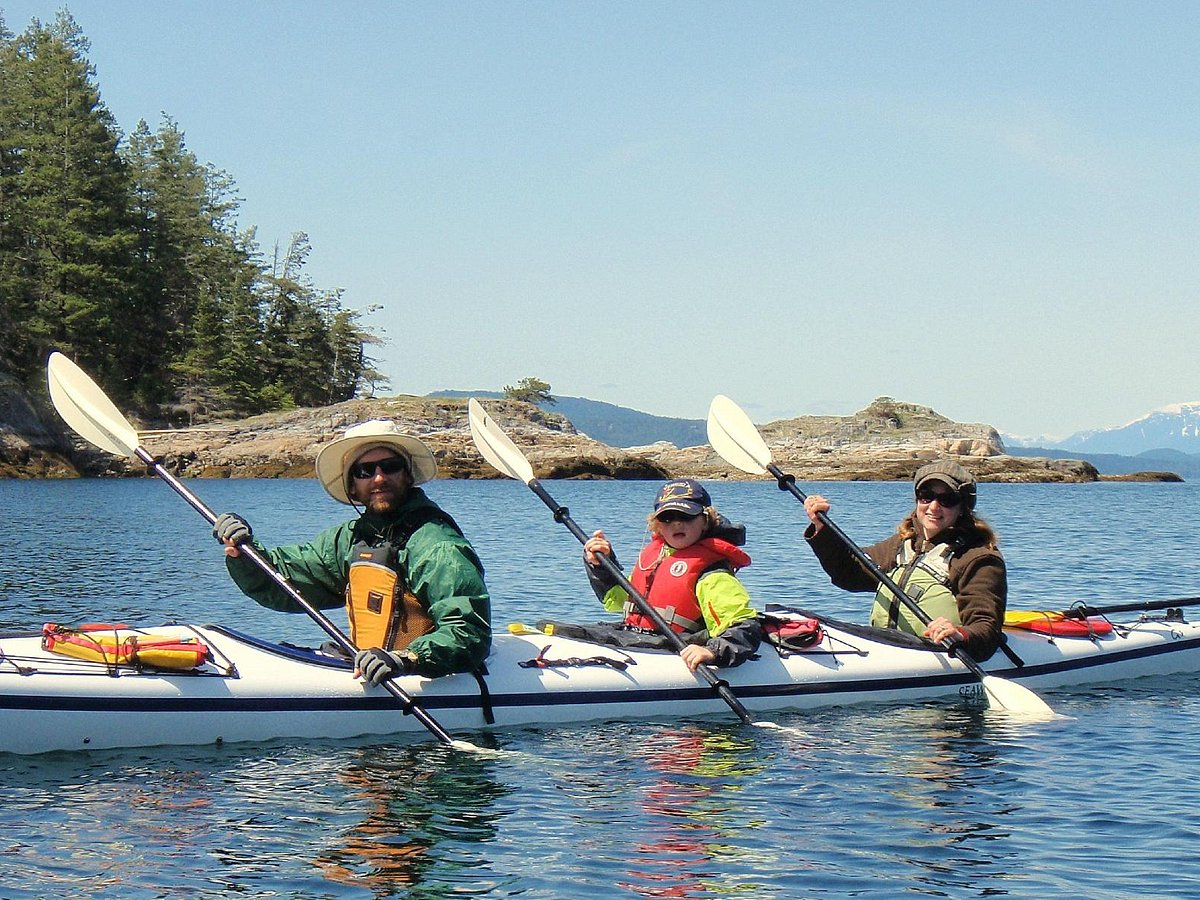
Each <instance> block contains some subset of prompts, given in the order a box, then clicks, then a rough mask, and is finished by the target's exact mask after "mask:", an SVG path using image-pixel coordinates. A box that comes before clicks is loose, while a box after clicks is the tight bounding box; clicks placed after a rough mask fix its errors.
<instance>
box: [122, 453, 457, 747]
mask: <svg viewBox="0 0 1200 900" xmlns="http://www.w3.org/2000/svg"><path fill="white" fill-rule="evenodd" d="M134 452H135V453H136V454H137V458H138V459H140V460H141V461H142V462H144V463H145V464H146V465H147V467H149V468H150V470H151V471H152V472H154V473H155V474H156V475H158V477H160V478H161V479H163V481H165V482H166V483H167V484H169V485H170V486H171V487H172V488H173V489H174V490H175V492H176V493H177V494H179V496H180V497H182V498H183V499H184V500H186V501H187V502H188V505H189V506H191V507H192V509H194V510H196V512H198V513H200V515H202V516H203V517H204V518H205V520H206V521H207V522H208V524H209V525H212V524H214V523H216V521H217V517H216V514H215V513H213V511H212V510H211V509H209V508H208V506H206V505H205V503H204V501H203V500H201V499H200V498H199V497H197V496H196V495H195V494H193V493H192V492H191V491H189V490H188V489H187V488H186V487H185V486H184V485H183V483H182V482H180V481H179V479H178V478H176V477H175V476H174V475H172V474H171V473H170V472H168V471H167V470H166V469H165V468H164V467H163V465H162V463H160V462H159V461H158V460H156V459H155V458H154V457H153V456H151V455H150V453H149V452H148V451H147V450H145V449H144V448H142V447H138V448H136V450H135V451H134ZM238 552H240V553H244V554H246V556H248V557H249V558H250V560H251V561H252V562H253V563H254V564H255V565H256V566H258V567H259V569H261V570H262V572H263V574H264V575H266V576H267V577H268V578H270V579H271V580H272V581H273V582H275V584H276V585H278V587H279V588H280V590H282V591H283V592H284V593H286V594H287V595H288V597H290V598H291V599H292V600H293V601H294V602H295V603H296V604H297V605H298V606H299V607H300V608H301V609H302V610H304V611H305V612H306V613H308V616H309V618H310V619H312V620H313V621H314V622H316V623H317V625H319V626H320V627H321V630H322V631H324V632H325V633H326V634H327V635H329V637H330V638H332V639H333V642H334V643H335V644H337V645H338V646H339V647H340V648H341V649H342V651H343V652H344V653H347V654H348V655H350V656H351V657H353V656H354V655H355V654H356V653H357V652H358V648H357V647H355V646H354V644H352V643H351V642H350V639H349V638H347V637H346V636H345V635H344V634H342V632H341V631H340V630H339V629H338V627H337V626H336V625H334V624H333V622H331V621H329V619H328V618H327V617H326V616H325V615H324V614H323V613H322V612H321V611H320V610H319V609H317V608H316V607H315V606H313V605H312V604H311V603H309V602H308V601H307V600H305V599H304V595H303V594H301V593H300V592H299V591H298V590H296V588H295V587H293V586H292V584H291V582H289V581H288V580H287V579H286V578H284V577H283V576H282V575H281V574H279V571H278V570H277V569H276V568H275V567H274V566H273V565H271V563H270V561H269V560H267V559H266V558H265V557H264V556H263V555H262V554H261V553H259V552H258V551H257V550H256V549H255V548H254V547H252V546H250V545H249V544H240V545H238ZM382 685H383V687H384V689H385V690H387V692H388V693H389V694H391V695H392V696H393V697H395V698H396V699H397V700H399V701H400V704H401V706H402V707H403V708H404V711H405V712H406V713H409V714H411V715H412V717H413V718H414V719H416V720H417V721H418V722H420V723H421V724H422V725H424V726H425V728H426V729H427V730H428V731H429V733H430V734H432V735H433V736H434V737H435V738H437V739H438V740H439V741H441V742H442V743H443V744H446V745H451V744H453V743H454V738H452V737H450V735H449V733H448V732H447V731H446V729H444V728H443V727H442V726H441V725H439V724H438V723H437V721H436V720H435V719H434V718H433V717H432V716H431V715H429V713H427V712H425V710H424V709H422V708H421V707H420V706H418V705H417V701H416V700H414V699H413V698H412V696H411V695H410V694H409V693H408V691H406V690H404V688H402V687H400V685H398V684H395V683H394V682H392V681H391V680H390V679H389V680H387V681H384V682H382Z"/></svg>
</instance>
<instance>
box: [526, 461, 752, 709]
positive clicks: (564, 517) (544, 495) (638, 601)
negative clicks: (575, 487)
mask: <svg viewBox="0 0 1200 900" xmlns="http://www.w3.org/2000/svg"><path fill="white" fill-rule="evenodd" d="M528 485H529V489H530V490H532V491H533V492H534V493H535V494H537V495H538V497H539V498H540V499H541V501H542V502H543V503H545V504H546V506H548V507H549V508H550V510H551V512H553V513H554V521H556V522H561V523H562V524H563V525H565V526H566V528H567V530H568V531H569V532H571V534H573V535H575V539H576V540H578V541H579V543H581V544H586V543H587V542H588V536H587V534H585V533H584V531H583V529H582V528H580V527H579V525H577V524H576V522H575V520H574V519H572V518H571V511H570V510H569V509H568V508H567V507H565V506H560V505H559V504H558V502H557V501H555V499H554V498H553V497H552V496H550V492H549V491H547V490H546V489H545V488H544V487H542V483H541V482H540V481H538V480H537V479H536V478H534V479H532V480H531V481H529V482H528ZM596 557H597V558H598V559H599V560H600V564H601V565H602V566H603V567H604V568H605V569H606V570H607V571H608V573H609V574H610V575H612V576H613V578H615V579H616V580H617V584H619V585H620V586H621V587H622V588H623V589H624V590H625V592H626V593H627V594H628V595H629V597H630V599H631V600H632V601H633V603H634V605H635V606H636V607H637V608H638V611H639V612H641V614H642V615H644V616H645V617H646V618H648V619H649V620H650V621H651V622H653V623H654V628H655V629H656V630H657V631H658V633H659V634H661V635H662V636H663V637H665V638H666V639H667V640H668V641H670V642H671V646H673V647H674V648H675V649H676V650H677V651H681V650H683V649H684V648H685V647H686V646H687V643H686V642H685V641H684V640H683V638H681V637H680V636H679V635H678V633H676V631H675V629H673V628H672V627H671V626H670V625H668V624H667V621H666V619H664V618H663V617H662V616H661V615H660V614H659V612H658V610H657V609H655V608H654V607H653V606H651V605H650V601H649V600H647V599H646V598H645V597H643V596H642V594H641V593H640V592H639V591H638V590H637V588H635V587H634V586H633V584H632V583H630V581H629V579H628V578H626V577H625V573H624V572H622V571H621V567H620V566H618V565H617V564H616V563H615V562H613V561H612V558H611V557H609V556H606V555H605V554H603V553H597V554H596ZM696 671H698V672H699V673H700V674H701V676H702V677H703V678H704V680H705V681H707V682H708V683H709V685H710V686H711V687H712V689H713V690H714V691H716V692H717V694H719V695H720V697H721V699H722V700H724V701H725V702H726V703H727V704H729V708H730V709H732V710H733V711H734V713H736V714H737V716H738V718H739V719H741V720H742V721H743V722H745V723H746V724H747V725H748V724H750V721H751V720H750V713H749V712H747V711H746V707H745V706H743V705H742V702H741V701H740V700H738V698H737V697H735V696H734V694H733V691H732V690H730V688H729V685H728V684H727V683H726V682H724V681H722V680H721V679H720V678H718V677H717V676H716V674H715V673H714V672H713V670H712V669H710V668H709V667H708V666H700V667H699V668H698V669H697V670H696Z"/></svg>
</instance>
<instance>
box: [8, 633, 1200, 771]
mask: <svg viewBox="0 0 1200 900" xmlns="http://www.w3.org/2000/svg"><path fill="white" fill-rule="evenodd" d="M153 631H154V633H155V634H164V633H166V634H178V635H188V636H193V637H196V638H198V639H199V640H202V641H203V642H204V643H206V644H207V645H208V647H209V648H210V650H211V655H210V659H209V661H207V662H206V663H205V664H204V665H203V666H201V667H199V668H197V669H194V670H187V671H164V670H153V669H139V668H135V667H129V666H111V665H105V664H103V663H98V662H91V661H87V660H79V659H74V658H70V657H65V656H61V655H60V654H56V653H51V652H48V651H46V650H44V649H43V648H42V646H41V640H40V638H39V636H37V635H2V636H0V752H15V753H38V752H44V751H50V750H64V749H66V750H70V749H98V748H111V747H134V746H151V745H157V744H207V743H220V742H233V741H265V740H272V739H276V738H283V737H290V738H305V737H310V738H351V737H358V736H363V735H391V734H400V733H405V732H409V733H420V734H422V735H423V734H425V733H426V732H425V731H424V728H423V726H422V725H421V724H420V723H419V722H418V721H417V720H416V719H415V718H414V717H412V716H411V715H406V714H403V712H402V711H401V710H400V709H399V704H398V702H397V701H396V699H395V698H393V697H392V695H391V694H390V693H388V692H387V691H385V690H383V689H382V688H378V687H370V686H366V685H364V684H363V683H362V682H361V681H359V680H356V679H355V678H353V674H352V671H351V665H350V663H349V662H348V661H346V660H344V659H339V658H333V657H330V656H327V655H324V654H321V653H318V652H315V651H313V650H309V649H306V648H298V647H294V646H289V645H286V644H276V643H272V642H269V641H265V640H261V639H259V638H255V637H252V636H250V635H246V634H242V633H239V632H237V631H235V630H232V629H229V628H224V627H221V626H215V625H208V626H198V625H168V626H161V627H156V628H154V629H153ZM1006 635H1007V644H1008V647H1009V648H1010V649H1011V650H1012V652H1013V653H1014V654H1015V656H1016V657H1017V658H1019V659H1020V661H1021V664H1020V665H1018V664H1017V663H1014V662H1013V661H1011V660H1010V659H1009V658H1008V657H1007V656H1006V655H1005V654H1004V653H1002V652H997V653H996V654H995V655H994V656H993V657H992V658H991V659H990V660H988V661H987V662H986V663H984V668H985V669H986V670H987V671H988V672H989V673H990V674H993V675H998V676H1000V677H1003V678H1007V679H1012V680H1015V681H1019V682H1020V683H1021V684H1022V685H1025V686H1027V687H1029V688H1030V689H1032V690H1035V691H1040V690H1050V689H1054V688H1061V687H1068V686H1072V685H1079V684H1091V683H1098V682H1103V681H1115V680H1121V679H1126V678H1136V677H1143V676H1147V675H1168V674H1176V673H1182V672H1195V671H1200V625H1197V624H1192V623H1188V622H1184V621H1180V620H1178V619H1170V620H1168V619H1166V618H1165V617H1163V618H1150V617H1142V618H1139V619H1137V620H1135V621H1130V622H1126V623H1117V624H1116V627H1115V628H1114V629H1113V631H1112V632H1111V633H1109V634H1106V635H1102V636H1093V637H1058V636H1048V635H1044V634H1038V633H1034V632H1030V631H1024V630H1006ZM887 637H889V635H887V634H880V633H879V632H878V630H876V629H870V628H867V627H865V626H850V625H847V624H845V623H837V622H833V621H831V620H825V621H823V635H822V638H821V640H820V641H819V642H818V643H816V644H814V645H813V646H812V647H810V648H808V649H806V650H804V651H803V652H796V653H790V654H788V655H783V656H781V655H780V653H779V652H777V651H776V650H775V649H774V648H773V647H771V646H769V645H767V644H766V643H764V644H763V646H762V648H761V649H760V651H759V654H758V658H757V659H754V660H751V661H749V662H747V663H745V664H743V665H742V666H739V667H736V668H733V669H721V670H718V672H719V674H720V676H721V678H722V679H724V680H725V681H726V682H727V683H728V685H729V687H730V688H731V689H732V690H733V692H734V693H735V694H736V696H737V697H738V699H739V700H741V702H742V703H743V704H744V705H745V706H746V707H747V709H748V710H750V711H751V712H752V713H753V712H766V711H771V710H782V709H799V710H803V709H813V708H818V707H826V706H834V705H843V704H854V703H863V702H883V703H912V702H923V701H929V700H934V699H938V698H943V699H946V698H948V699H951V700H954V701H956V702H957V701H961V700H966V701H968V702H978V701H979V700H980V699H981V695H982V691H981V688H980V684H979V682H978V680H977V679H976V678H975V676H974V675H972V674H971V673H970V672H969V671H968V670H967V669H966V668H965V667H964V666H963V665H962V664H961V663H959V662H958V661H957V660H955V659H953V658H952V657H950V656H948V655H947V654H946V653H943V652H937V651H934V650H930V649H923V648H917V647H913V646H904V645H898V644H896V643H894V642H891V641H888V640H885V639H884V638H887ZM397 683H398V684H399V685H400V686H401V687H402V688H403V689H404V690H405V691H406V692H407V693H408V694H410V695H411V696H412V697H413V698H414V699H415V700H416V701H417V702H418V703H419V704H420V705H421V706H422V707H423V708H424V709H425V710H426V711H428V712H429V714H430V715H432V716H433V717H434V718H435V719H436V720H437V721H438V722H439V723H440V724H441V725H442V726H443V727H445V728H447V729H448V730H451V731H459V732H462V731H474V730H479V729H489V728H496V729H504V728H511V727H521V726H528V725H544V724H550V723H568V722H582V721H588V720H599V719H613V718H651V719H654V718H669V719H672V720H679V719H687V718H697V717H712V716H722V717H728V716H730V715H731V713H730V711H729V708H728V706H726V704H725V703H724V701H723V700H721V699H720V697H719V696H717V695H716V694H715V692H714V691H713V689H712V688H711V687H710V686H709V685H708V684H707V683H706V682H704V681H703V680H702V679H700V678H699V677H698V676H697V675H695V674H693V673H691V672H689V671H688V670H687V668H686V666H685V665H684V664H683V662H682V661H681V660H680V659H679V658H678V656H677V655H676V654H674V653H672V652H667V651H654V650H627V649H622V648H617V647H610V646H604V645H599V644H594V643H589V642H584V641H580V640H574V639H570V638H563V637H559V636H555V635H545V634H541V633H536V632H535V633H528V632H527V633H522V634H508V633H497V634H496V635H494V637H493V646H492V652H491V655H490V656H489V658H488V660H487V671H486V673H485V674H483V675H481V676H479V677H476V676H475V675H472V674H460V675H452V676H448V677H445V678H438V679H427V678H422V677H420V676H415V675H410V676H404V677H402V678H400V679H397Z"/></svg>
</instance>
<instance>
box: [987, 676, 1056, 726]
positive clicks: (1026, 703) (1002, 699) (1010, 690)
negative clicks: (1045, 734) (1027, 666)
mask: <svg viewBox="0 0 1200 900" xmlns="http://www.w3.org/2000/svg"><path fill="white" fill-rule="evenodd" d="M981 681H982V684H983V689H984V691H986V692H987V697H988V702H989V703H990V704H991V705H992V707H993V708H994V709H1000V710H1003V711H1004V712H1009V713H1014V714H1016V715H1019V716H1021V717H1022V718H1028V719H1039V720H1041V719H1045V720H1049V719H1055V718H1058V714H1057V713H1055V712H1054V710H1052V709H1051V708H1050V706H1049V704H1047V703H1046V701H1045V700H1043V699H1042V698H1041V697H1039V696H1038V695H1037V694H1035V693H1034V692H1033V691H1031V690H1029V688H1027V687H1022V686H1021V685H1019V684H1017V683H1016V682H1015V681H1009V680H1008V679H1007V678H1000V677H998V676H996V675H985V676H984V677H983V679H981Z"/></svg>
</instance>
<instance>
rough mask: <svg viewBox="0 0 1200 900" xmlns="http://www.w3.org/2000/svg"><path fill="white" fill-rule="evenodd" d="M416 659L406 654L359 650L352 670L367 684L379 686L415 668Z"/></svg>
mask: <svg viewBox="0 0 1200 900" xmlns="http://www.w3.org/2000/svg"><path fill="white" fill-rule="evenodd" d="M416 663H417V660H416V657H414V656H413V654H412V653H408V652H393V651H391V650H381V649H380V648H379V647H372V648H371V649H370V650H359V651H358V654H357V655H356V656H355V657H354V668H356V669H357V670H358V671H359V673H361V675H362V677H363V680H364V681H366V682H367V683H368V684H381V683H382V682H384V681H387V680H388V679H389V678H392V677H393V676H396V675H407V674H408V673H409V672H412V671H413V670H414V669H415V668H416Z"/></svg>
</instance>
